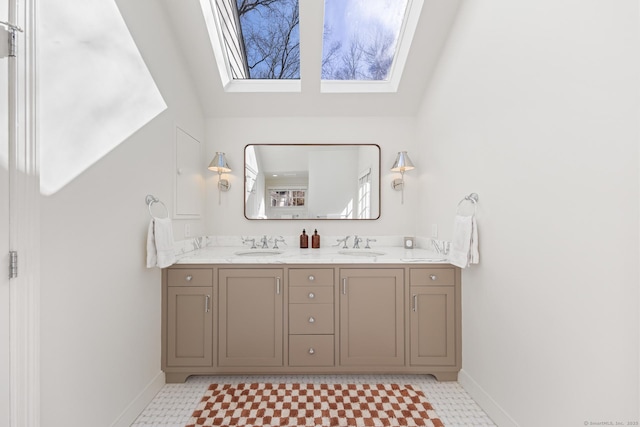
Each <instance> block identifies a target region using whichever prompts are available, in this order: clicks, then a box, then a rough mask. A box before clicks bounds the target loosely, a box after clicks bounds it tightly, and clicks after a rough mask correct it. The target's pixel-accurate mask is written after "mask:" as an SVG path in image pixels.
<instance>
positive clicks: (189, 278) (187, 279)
mask: <svg viewBox="0 0 640 427" xmlns="http://www.w3.org/2000/svg"><path fill="white" fill-rule="evenodd" d="M191 279H193V276H192V275H188V276H187V277H185V280H186V281H187V282H190V281H191Z"/></svg>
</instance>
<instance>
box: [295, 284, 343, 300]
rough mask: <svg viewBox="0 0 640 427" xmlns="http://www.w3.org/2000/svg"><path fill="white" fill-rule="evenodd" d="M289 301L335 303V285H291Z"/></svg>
mask: <svg viewBox="0 0 640 427" xmlns="http://www.w3.org/2000/svg"><path fill="white" fill-rule="evenodd" d="M289 303H294V304H333V287H330V288H329V287H327V286H299V287H289Z"/></svg>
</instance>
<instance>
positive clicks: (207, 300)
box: [204, 295, 211, 313]
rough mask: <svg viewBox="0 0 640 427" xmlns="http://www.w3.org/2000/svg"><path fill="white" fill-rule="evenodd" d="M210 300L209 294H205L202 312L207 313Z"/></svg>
mask: <svg viewBox="0 0 640 427" xmlns="http://www.w3.org/2000/svg"><path fill="white" fill-rule="evenodd" d="M210 301H211V295H207V296H206V297H205V299H204V312H205V313H208V312H209V310H210V308H209V302H210Z"/></svg>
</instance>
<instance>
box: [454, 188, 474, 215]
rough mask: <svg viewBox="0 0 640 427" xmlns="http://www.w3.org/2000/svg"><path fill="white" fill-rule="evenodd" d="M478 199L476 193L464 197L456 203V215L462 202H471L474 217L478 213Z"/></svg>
mask: <svg viewBox="0 0 640 427" xmlns="http://www.w3.org/2000/svg"><path fill="white" fill-rule="evenodd" d="M478 199H479V197H478V194H477V193H471V194H469V195H468V196H464V198H463V199H462V200H460V201H459V202H458V206H457V208H456V213H457V211H458V209H459V208H460V205H461V204H463V203H464V202H471V203H473V215H475V214H476V213H477V212H478Z"/></svg>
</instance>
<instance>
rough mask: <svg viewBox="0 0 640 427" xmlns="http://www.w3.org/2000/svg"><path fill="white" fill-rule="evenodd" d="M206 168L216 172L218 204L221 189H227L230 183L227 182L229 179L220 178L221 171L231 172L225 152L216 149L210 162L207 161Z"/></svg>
mask: <svg viewBox="0 0 640 427" xmlns="http://www.w3.org/2000/svg"><path fill="white" fill-rule="evenodd" d="M207 169H209V170H210V171H213V172H218V204H220V194H221V193H222V192H223V191H229V189H230V188H231V184H229V180H227V179H222V174H223V173H229V172H231V168H230V167H229V165H228V164H227V159H226V156H225V154H224V153H222V152H220V151H218V152H217V153H216V156H215V157H214V158H213V160H212V161H211V163H209V167H208V168H207Z"/></svg>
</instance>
